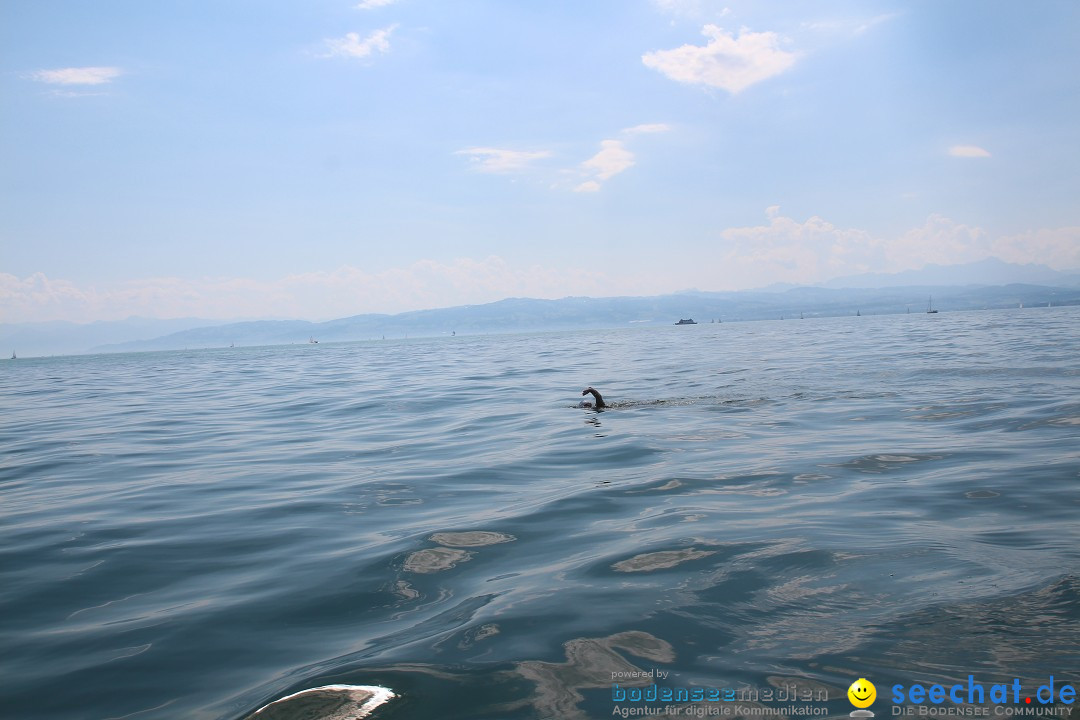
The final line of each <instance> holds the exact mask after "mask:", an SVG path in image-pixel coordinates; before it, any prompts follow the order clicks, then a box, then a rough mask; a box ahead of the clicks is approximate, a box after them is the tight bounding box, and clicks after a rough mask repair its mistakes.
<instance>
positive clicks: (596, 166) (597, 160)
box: [574, 126, 640, 193]
mask: <svg viewBox="0 0 1080 720" xmlns="http://www.w3.org/2000/svg"><path fill="white" fill-rule="evenodd" d="M639 127H640V126H639ZM633 166H634V153H632V152H630V151H629V150H627V149H626V146H624V145H623V143H622V141H621V140H602V141H601V142H600V152H598V153H596V154H595V155H593V156H592V157H591V158H589V159H588V160H586V161H585V162H583V163H581V166H580V170H581V173H582V174H583V175H584V176H585V177H586V178H588V179H587V180H585V181H584V182H582V183H581V184H579V185H577V186H576V187H575V188H574V192H590V193H591V192H597V191H599V190H600V188H601V186H602V184H603V181H605V180H610V179H611V178H613V177H615V176H616V175H618V174H619V173H621V172H623V171H624V170H627V169H629V168H631V167H633Z"/></svg>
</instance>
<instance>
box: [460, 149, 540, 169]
mask: <svg viewBox="0 0 1080 720" xmlns="http://www.w3.org/2000/svg"><path fill="white" fill-rule="evenodd" d="M454 154H455V155H468V156H469V161H470V162H471V163H472V165H473V167H474V169H475V170H477V172H484V173H500V174H501V173H514V172H521V171H523V170H525V169H527V168H528V167H529V164H530V163H532V162H533V161H534V160H540V159H542V158H546V157H550V156H551V153H550V152H548V151H547V150H533V151H528V150H506V149H503V148H493V147H474V148H465V149H464V150H458V151H457V152H455V153H454Z"/></svg>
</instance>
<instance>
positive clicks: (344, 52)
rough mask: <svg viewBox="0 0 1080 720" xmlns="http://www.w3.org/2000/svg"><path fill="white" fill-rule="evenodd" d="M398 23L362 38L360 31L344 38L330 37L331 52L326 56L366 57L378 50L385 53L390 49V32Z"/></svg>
mask: <svg viewBox="0 0 1080 720" xmlns="http://www.w3.org/2000/svg"><path fill="white" fill-rule="evenodd" d="M396 27H397V25H391V26H390V27H386V28H383V29H382V30H376V31H375V32H373V33H371V34H370V35H368V36H367V37H366V38H363V39H361V38H360V34H359V33H354V32H351V33H346V34H345V37H343V38H329V39H327V40H326V46H327V48H328V49H329V52H328V53H327V54H326V55H325V56H324V57H352V58H366V57H370V56H371V55H372V54H374V53H376V52H380V53H385V52H389V51H390V33H392V32H393V31H394V28H396Z"/></svg>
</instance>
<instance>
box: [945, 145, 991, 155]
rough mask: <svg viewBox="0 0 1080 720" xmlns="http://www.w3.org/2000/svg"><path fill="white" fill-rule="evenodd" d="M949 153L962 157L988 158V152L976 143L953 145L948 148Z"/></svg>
mask: <svg viewBox="0 0 1080 720" xmlns="http://www.w3.org/2000/svg"><path fill="white" fill-rule="evenodd" d="M949 155H952V156H953V157H962V158H988V157H990V153H989V151H987V150H984V149H982V148H981V147H979V146H978V145H953V146H952V147H951V148H949Z"/></svg>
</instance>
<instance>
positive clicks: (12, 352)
mask: <svg viewBox="0 0 1080 720" xmlns="http://www.w3.org/2000/svg"><path fill="white" fill-rule="evenodd" d="M11 359H12V360H17V359H18V358H16V357H15V351H14V350H12V351H11Z"/></svg>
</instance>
